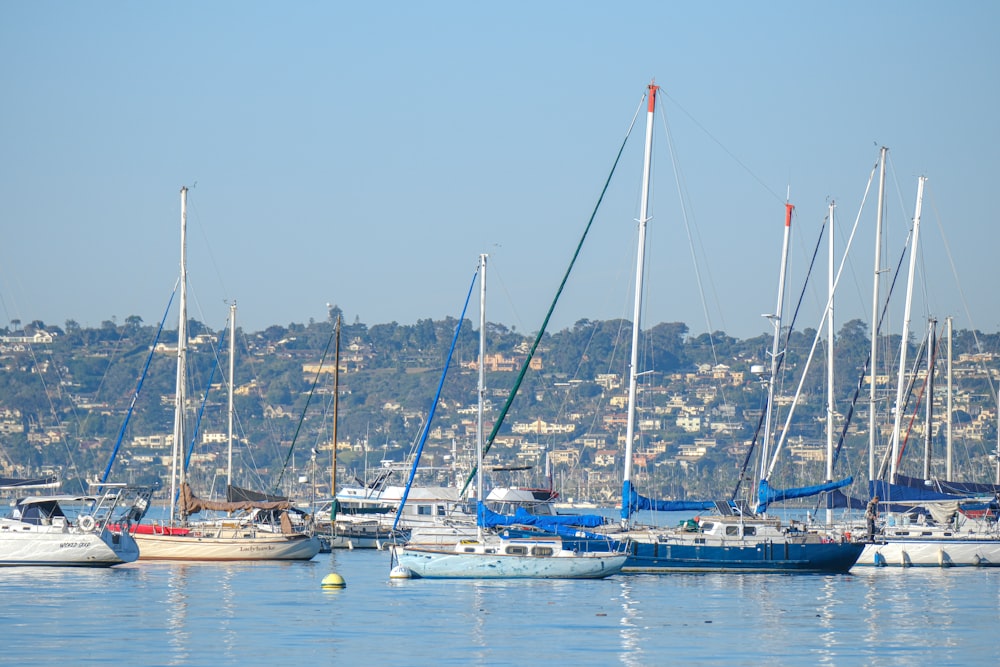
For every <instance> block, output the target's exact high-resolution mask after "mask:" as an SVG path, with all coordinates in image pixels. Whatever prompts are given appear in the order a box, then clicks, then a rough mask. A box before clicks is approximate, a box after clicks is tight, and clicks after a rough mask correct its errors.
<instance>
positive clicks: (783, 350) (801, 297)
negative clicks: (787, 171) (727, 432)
mask: <svg viewBox="0 0 1000 667" xmlns="http://www.w3.org/2000/svg"><path fill="white" fill-rule="evenodd" d="M792 215H794V216H796V217H798V214H797V213H795V211H794V210H793V211H792ZM826 223H827V218H825V217H824V218H823V224H822V225H820V229H819V236H818V237H817V238H816V246H815V247H814V248H813V254H812V259H811V260H810V261H809V268H808V270H807V271H806V278H805V280H804V281H803V284H802V291H800V292H799V298H798V301H797V302H796V304H795V310H793V311H792V317H791V319H790V320H789V322H788V327H787V328H786V329H785V341H784V343H782V348H781V352H780V353H779V354H778V361H777V364H776V365H775V368H774V370H775V374H776V375H779V376H780V375H781V370H782V368H783V367H784V364H785V359H786V358H787V356H788V354H787V352H788V342H789V339H790V338H791V336H792V331H794V330H795V322H796V321H797V320H798V318H799V310H800V309H801V307H802V302H803V300H804V299H805V295H806V290H807V289H808V285H809V276H811V275H812V271H813V269H814V268H815V265H816V258H817V257H818V256H819V249H820V247H821V245H822V243H823V234H824V232H825V230H826ZM774 381H775V380H774V378H771V382H774ZM767 407H768V405H767V400H766V397H765V400H764V402H763V409H762V410H761V413H760V414H761V416H760V420H759V421H758V423H757V428H756V430H755V431H754V437H753V440H752V441H751V443H750V451H748V452H747V456H746V457H745V458H744V460H743V466H742V468H741V469H740V479H742V478H743V477H744V476H745V475H746V471H747V467H748V466H749V465H750V460H751V455H752V454H753V450H754V448H755V447H756V444H757V442H758V440H757V436H758V434H759V433H760V429H761V427H762V426H763V423H764V418H765V416H766V415H765V413H764V410H766V409H767ZM764 437H768V434H765V435H764ZM739 487H740V484H739V483H737V485H736V490H734V492H733V493H734V496H735V493H736V492H737V491H738V490H739Z"/></svg>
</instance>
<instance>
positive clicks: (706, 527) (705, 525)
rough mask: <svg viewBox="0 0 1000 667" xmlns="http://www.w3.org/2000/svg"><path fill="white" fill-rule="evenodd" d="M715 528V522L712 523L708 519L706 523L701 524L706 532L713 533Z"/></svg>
mask: <svg viewBox="0 0 1000 667" xmlns="http://www.w3.org/2000/svg"><path fill="white" fill-rule="evenodd" d="M713 528H715V524H714V523H712V522H711V521H706V522H705V523H703V524H701V529H702V531H704V532H706V533H711V532H712V529H713Z"/></svg>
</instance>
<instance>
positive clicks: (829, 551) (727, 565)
mask: <svg viewBox="0 0 1000 667" xmlns="http://www.w3.org/2000/svg"><path fill="white" fill-rule="evenodd" d="M864 548H865V545H864V544H860V543H852V542H825V543H819V544H816V543H809V544H796V543H788V542H786V543H773V542H762V543H759V544H749V545H744V546H709V545H696V544H692V545H688V544H652V543H645V542H632V543H631V544H630V545H629V549H628V558H627V559H626V560H625V565H624V566H623V567H622V572H631V573H661V572H816V573H843V572H847V571H848V570H850V569H851V567H853V566H854V564H855V563H856V562H857V560H858V557H859V556H860V555H861V552H862V551H863V550H864Z"/></svg>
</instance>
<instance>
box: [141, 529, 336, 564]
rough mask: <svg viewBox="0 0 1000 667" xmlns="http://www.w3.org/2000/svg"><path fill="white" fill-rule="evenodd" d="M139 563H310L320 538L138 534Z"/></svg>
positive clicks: (303, 536) (319, 546) (264, 534)
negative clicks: (154, 561) (303, 561)
mask: <svg viewBox="0 0 1000 667" xmlns="http://www.w3.org/2000/svg"><path fill="white" fill-rule="evenodd" d="M134 537H135V541H136V543H137V544H138V545H139V559H140V560H208V561H238V560H310V559H312V558H313V557H314V556H315V555H316V554H318V553H319V552H320V549H321V546H322V545H321V543H320V541H319V538H317V537H314V536H310V535H303V534H294V535H284V534H280V533H270V534H269V533H256V534H254V535H250V536H239V535H237V536H218V535H199V534H198V533H197V532H195V531H192V532H190V533H188V534H187V535H167V534H136V535H135V536H134Z"/></svg>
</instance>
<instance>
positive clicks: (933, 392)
mask: <svg viewBox="0 0 1000 667" xmlns="http://www.w3.org/2000/svg"><path fill="white" fill-rule="evenodd" d="M339 314H340V313H339V311H337V310H336V309H335V308H334V309H331V313H330V315H331V317H330V319H329V320H325V321H322V322H315V321H310V322H309V323H308V324H290V325H288V326H287V327H285V326H277V325H275V326H271V327H269V328H267V329H266V330H264V331H259V332H247V331H243V330H239V329H238V330H237V334H236V341H237V343H236V358H235V360H234V366H235V376H234V383H233V385H234V386H233V399H234V403H235V412H236V424H237V428H236V432H235V433H234V445H233V446H234V453H233V460H234V468H235V471H234V480H233V481H234V483H236V484H242V485H247V486H253V487H255V488H271V487H274V488H275V489H276V490H277V487H278V486H279V484H278V480H281V484H280V487H281V488H280V490H281V491H283V492H286V493H292V494H294V495H296V496H298V497H303V496H308V497H320V496H325V495H328V494H329V493H330V473H331V467H332V461H333V454H334V447H336V455H337V461H338V467H337V470H338V485H342V484H346V483H354V482H356V481H363V480H366V479H370V478H372V477H373V476H374V475H375V474H377V472H378V471H385V470H390V469H392V470H394V471H395V472H394V473H393V474H394V475H396V478H397V481H398V480H402V479H404V478H405V475H406V472H405V470H407V469H408V466H409V461H410V456H411V454H412V451H413V449H414V445H415V443H417V442H418V441H419V440H420V439H421V438H422V437H423V436H424V430H425V422H426V419H427V415H428V414H429V411H430V407H431V401H432V399H433V397H434V395H435V393H436V390H437V387H438V384H439V382H440V381H441V372H442V369H443V367H444V364H445V357H446V354H447V351H448V348H449V345H450V342H451V339H452V337H453V335H454V331H455V327H456V325H457V324H458V322H457V321H456V320H453V319H446V320H442V321H432V320H421V321H418V322H417V323H415V324H413V325H400V324H397V323H389V324H377V325H371V326H368V325H365V324H362V323H360V322H354V323H352V324H344V325H343V327H342V332H341V346H340V350H339V355H338V356H339V373H335V372H334V371H335V367H334V362H333V359H334V355H333V352H332V351H331V343H332V341H333V331H334V327H333V319H334V317H335V316H337V315H339ZM190 333H191V341H190V347H189V365H190V370H189V377H190V379H191V386H190V388H189V389H188V394H189V396H190V397H191V398H190V403H191V404H190V406H189V408H190V411H191V413H192V414H193V415H195V414H196V415H200V418H199V424H198V429H197V436H196V438H195V440H194V441H193V443H188V446H189V447H190V450H191V454H190V468H189V469H190V473H189V477H190V479H191V481H192V485H193V486H194V488H196V489H198V490H199V491H200V492H201V493H202V494H204V495H206V496H207V495H212V494H215V495H218V494H219V493H221V492H222V490H223V489H224V484H225V476H226V466H227V460H228V448H229V436H228V432H227V430H228V429H227V422H226V412H227V410H226V406H227V402H228V391H227V387H226V382H225V380H224V376H225V372H224V370H223V369H224V368H225V367H226V364H227V354H228V341H227V340H226V337H227V334H225V333H224V332H220V331H213V330H211V329H209V328H208V327H206V326H204V325H203V324H201V323H199V322H196V321H192V322H191V326H190ZM814 333H815V332H813V331H810V330H807V331H804V332H801V333H799V332H792V333H791V334H790V335H789V336H788V338H787V347H786V354H785V363H784V366H783V374H782V375H781V376H780V377H779V379H778V381H777V382H776V387H775V389H776V391H775V406H776V410H777V418H776V419H775V423H776V424H778V429H779V432H783V431H784V430H785V429H786V426H785V422H784V415H786V414H787V412H788V409H789V406H790V404H791V402H792V400H793V396H794V394H795V390H796V388H797V387H798V386H799V385H800V384H801V386H802V391H801V393H800V396H799V400H798V402H797V405H796V409H795V416H794V419H793V420H792V421H791V422H789V424H788V425H787V433H785V438H784V443H785V451H784V453H783V457H784V460H785V462H786V465H784V466H782V468H781V471H780V473H779V480H778V484H788V485H793V484H800V483H803V482H805V483H809V482H813V481H815V480H817V479H819V477H820V475H821V474H822V471H823V469H824V462H825V460H826V457H827V435H826V428H827V426H826V423H827V417H826V411H827V409H826V400H827V399H826V390H825V387H826V371H825V369H823V368H821V367H815V368H813V369H811V370H810V371H809V373H808V374H807V375H806V377H805V379H804V381H801V382H800V380H801V377H800V376H801V373H802V368H803V367H804V360H805V357H806V356H807V354H808V351H809V348H810V346H811V345H812V342H813V336H814ZM629 335H630V324H629V323H628V322H627V321H621V320H610V321H589V320H581V321H580V322H578V323H576V324H575V325H574V326H573V327H571V328H568V329H566V330H563V331H559V332H554V333H551V334H546V335H545V336H544V337H543V338H542V341H541V344H540V345H539V347H538V350H537V351H536V354H535V355H534V356H533V357H532V358H531V359H530V360H529V359H528V352H529V349H530V346H531V342H532V338H533V337H531V336H525V335H522V334H519V333H516V332H514V331H512V330H510V329H508V328H507V327H505V326H503V325H500V324H490V325H488V326H487V340H488V343H487V347H488V349H490V350H493V352H491V353H490V354H488V355H487V356H486V357H485V359H483V361H482V363H483V364H484V370H485V375H486V384H487V387H488V396H487V403H486V415H487V419H488V423H487V432H489V429H490V428H492V426H493V421H494V420H495V419H496V418H497V415H498V414H499V413H500V409H501V406H503V404H504V403H505V402H506V401H507V399H508V395H509V393H510V389H511V387H512V386H514V383H515V379H516V378H517V376H518V374H519V373H520V372H521V371H522V369H525V373H524V380H523V384H522V386H521V388H520V391H519V392H518V393H517V395H516V397H515V398H514V399H513V400H512V402H511V404H510V410H509V413H508V414H507V417H506V419H505V420H504V422H503V423H502V425H501V427H500V429H499V431H498V433H497V436H496V438H495V440H494V442H493V446H492V448H491V449H490V451H489V454H488V457H487V460H486V469H487V471H488V474H489V478H490V481H491V483H493V484H522V485H533V486H543V485H547V484H550V483H551V484H552V485H553V486H554V487H555V488H556V490H557V491H559V493H560V494H561V496H562V497H563V498H565V499H573V500H580V501H583V500H586V501H591V502H598V503H612V504H613V503H615V502H616V501H617V499H618V494H619V493H620V491H619V489H620V483H621V476H622V463H623V461H622V457H623V452H624V449H625V448H624V444H625V437H626V435H625V433H626V414H627V376H626V372H627V363H628V362H627V359H626V358H624V356H625V355H624V352H623V350H624V349H625V347H627V346H625V345H623V341H626V340H627V339H628V336H629ZM867 335H868V334H867V330H866V325H865V324H864V323H862V322H860V321H852V322H848V323H847V324H845V325H844V326H843V327H842V328H841V330H840V333H839V334H838V335H837V338H836V341H835V346H834V347H835V351H836V367H835V369H834V377H835V394H836V396H835V405H836V409H835V413H834V426H835V431H836V433H837V440H838V443H840V447H839V448H840V450H841V451H840V454H839V455H838V464H837V466H838V472H837V476H838V477H843V476H847V475H854V476H855V477H857V478H859V479H866V478H867V460H868V457H867V447H868V442H869V435H868V423H869V422H868V410H869V405H868V404H869V400H868V396H869V387H870V381H871V378H872V377H874V379H875V383H876V395H877V397H878V399H877V403H876V405H877V409H878V411H879V413H880V416H879V418H878V420H877V422H876V423H877V424H878V426H877V433H876V438H875V440H876V442H878V443H880V446H882V447H884V446H885V443H886V442H887V440H888V436H889V434H890V430H891V428H892V419H891V418H890V417H889V414H890V413H889V410H888V407H889V406H890V405H891V404H892V402H893V401H894V400H895V395H896V385H897V375H898V374H897V371H896V370H895V369H894V368H892V367H891V361H892V359H894V358H896V356H897V355H898V349H899V343H900V341H899V337H898V336H896V337H892V336H889V337H886V338H885V339H884V340H883V341H880V345H881V347H882V348H883V349H884V354H883V359H886V360H888V361H889V363H888V364H886V366H885V367H884V368H880V369H877V371H876V372H875V373H874V374H872V373H864V374H862V372H861V371H862V369H863V368H864V364H865V358H866V355H867V352H868V348H869V341H868V340H867ZM952 338H953V340H952V355H951V379H952V390H951V392H950V393H948V392H946V391H945V386H946V378H945V376H946V371H947V355H946V354H945V351H944V347H943V340H944V338H943V337H939V338H937V345H935V347H934V350H933V355H931V362H928V361H927V357H928V355H927V354H926V350H927V346H926V345H924V344H923V343H922V342H921V341H919V340H913V341H911V342H910V350H909V353H908V359H910V360H913V359H923V360H924V361H923V362H922V365H918V364H916V363H914V365H913V366H912V367H911V369H910V372H908V373H907V374H905V376H906V379H907V383H908V384H909V385H911V391H910V393H909V396H910V397H909V398H908V399H907V401H906V405H905V410H906V415H907V417H906V419H905V420H903V423H904V424H905V426H906V440H905V442H906V450H907V451H906V453H905V458H904V459H903V460H901V463H900V465H901V470H906V469H909V470H910V472H911V473H913V474H915V475H919V474H920V470H921V466H922V462H921V458H922V456H923V455H924V454H923V453H924V451H925V447H928V446H929V447H930V448H931V451H932V452H933V454H934V456H935V463H934V464H933V466H934V467H933V468H932V470H933V471H934V474H943V472H942V471H943V466H944V463H943V462H941V461H940V457H941V456H943V454H944V451H945V441H946V437H947V436H948V432H949V430H950V437H951V440H952V443H953V451H954V452H955V456H954V458H955V466H956V468H955V469H956V474H958V475H961V477H962V478H965V479H976V480H983V481H985V480H987V479H992V478H993V475H994V467H995V453H996V450H997V408H996V398H995V389H994V387H995V383H996V381H997V379H998V370H997V369H998V367H1000V359H998V356H997V354H996V352H995V350H997V349H998V348H997V344H998V341H1000V339H998V336H997V335H996V334H989V335H987V334H982V333H979V332H969V331H956V332H954V334H953V337H952ZM640 339H641V340H642V349H643V353H642V355H641V356H640V364H641V366H642V372H643V374H642V382H641V384H640V386H639V393H638V399H637V428H636V431H637V440H636V442H635V446H634V451H635V454H634V460H633V464H634V470H635V475H636V477H637V479H639V480H641V483H642V486H643V488H647V489H651V490H652V492H653V493H657V494H659V495H661V496H663V497H672V498H686V497H697V496H699V494H707V493H714V494H716V495H718V493H719V489H720V488H722V489H725V488H733V489H735V487H736V485H737V484H738V483H741V482H743V481H745V480H747V479H749V478H750V476H751V475H752V473H753V470H754V469H753V467H752V466H753V465H756V464H754V463H748V461H752V460H753V458H754V457H753V456H752V454H753V453H755V452H756V450H757V448H759V440H760V437H759V436H758V435H755V434H756V432H757V429H758V424H759V422H760V421H761V411H762V409H763V405H764V403H763V401H764V397H765V391H764V384H763V382H764V380H765V378H763V377H762V376H761V373H760V369H761V367H762V366H764V365H765V364H767V363H768V357H767V351H768V350H769V349H770V344H771V341H770V339H769V338H767V337H764V336H762V337H759V338H755V339H747V340H737V339H734V338H731V337H728V336H726V335H725V334H724V333H721V332H717V333H715V334H712V335H709V334H701V335H698V336H693V335H690V333H689V332H688V329H687V327H686V326H685V325H684V324H681V323H663V324H659V325H656V326H654V327H652V328H650V329H649V330H646V331H643V332H642V334H641V336H640ZM175 340H176V331H173V332H171V331H169V330H166V331H161V332H157V330H156V327H151V326H148V325H146V324H144V323H143V322H142V321H141V319H140V318H138V317H130V318H127V319H126V320H125V322H124V323H121V324H119V323H117V322H115V321H106V322H104V323H102V325H101V326H100V327H97V328H83V327H80V326H79V325H77V324H76V323H74V322H72V321H70V322H66V323H65V326H63V327H56V326H46V325H45V323H43V322H33V323H30V324H28V325H25V326H21V323H20V322H12V323H11V326H8V327H6V328H4V329H0V474H4V475H47V474H56V475H59V476H60V477H61V478H62V479H63V480H64V484H66V485H77V484H80V483H81V480H82V479H84V478H94V477H95V476H96V475H97V474H99V473H100V472H101V471H103V470H104V469H105V468H106V467H107V466H108V465H109V461H110V460H111V457H112V453H113V452H115V451H117V452H118V453H117V455H116V456H115V460H114V463H113V464H112V474H111V477H112V478H113V479H117V480H118V481H127V482H133V483H155V482H156V481H157V480H160V481H165V480H167V479H168V478H169V470H170V468H169V466H170V463H171V458H172V452H173V449H174V443H173V435H172V424H173V405H174V381H175V377H176V344H175V343H174V342H173V341H175ZM477 350H478V332H477V331H475V330H473V327H472V325H471V324H470V323H469V322H468V321H466V322H464V323H463V326H462V329H461V332H460V335H459V337H458V343H457V346H456V351H455V355H454V359H453V361H452V364H451V370H450V372H449V374H448V376H447V377H446V378H445V380H444V382H443V384H442V385H441V398H440V403H439V405H438V407H437V410H436V414H435V417H434V420H433V422H432V423H431V424H430V425H429V427H427V428H426V444H425V447H424V455H423V457H422V459H421V465H422V472H421V475H423V476H425V477H426V478H427V480H428V481H429V480H434V481H436V482H439V483H454V482H458V483H461V481H463V480H464V479H465V477H466V476H467V475H468V474H469V471H470V470H471V461H472V459H473V454H474V441H475V433H476V413H477V411H476V403H475V401H476V390H475V387H476V380H477V375H478V368H479V363H480V360H479V359H478V357H477ZM147 362H148V364H147ZM928 367H930V368H933V369H934V373H932V374H930V377H931V380H932V381H931V382H927V378H928V375H929V374H928ZM144 368H145V369H147V370H146V372H145V375H143V370H144ZM335 376H336V378H335ZM335 379H336V382H337V384H338V386H339V398H338V402H337V407H338V422H337V427H338V428H337V442H336V443H334V442H333V439H332V438H333V435H332V434H333V428H332V426H333V403H334V401H333V389H334V384H335ZM137 389H138V391H137ZM856 393H857V394H858V397H859V398H858V400H857V401H852V399H853V397H854V395H855V394H856ZM928 397H929V398H930V400H929V401H928ZM928 402H929V403H930V406H931V409H930V410H929V411H928V410H927V406H926V405H925V404H926V403H928ZM949 404H950V406H951V412H950V415H949V413H948V406H949ZM928 412H929V414H930V416H929V417H928ZM126 416H128V419H127V421H126ZM848 416H850V417H851V419H850V422H849V423H848V422H847V417H848ZM949 424H950V429H949V428H948V425H949ZM928 434H929V436H930V437H929V438H928ZM841 440H842V442H841ZM745 465H746V466H747V467H744V466H745Z"/></svg>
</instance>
